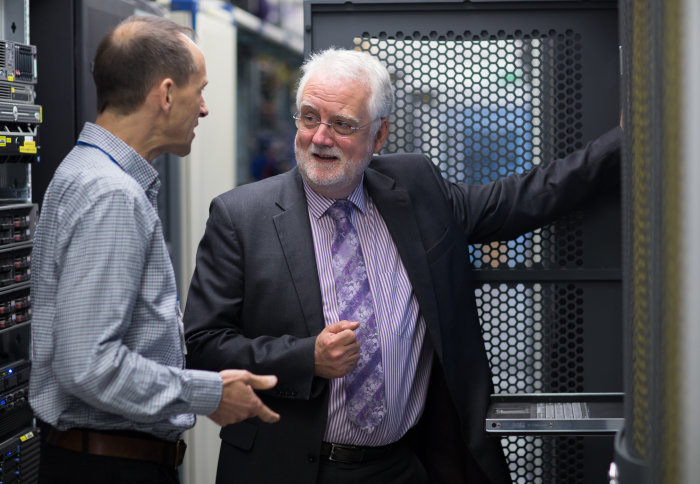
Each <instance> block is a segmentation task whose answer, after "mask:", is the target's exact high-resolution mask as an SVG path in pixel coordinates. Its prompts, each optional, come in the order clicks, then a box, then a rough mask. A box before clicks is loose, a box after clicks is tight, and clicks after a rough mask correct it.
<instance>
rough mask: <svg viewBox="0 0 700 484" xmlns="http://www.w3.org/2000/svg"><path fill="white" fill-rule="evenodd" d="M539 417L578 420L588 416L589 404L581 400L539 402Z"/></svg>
mask: <svg viewBox="0 0 700 484" xmlns="http://www.w3.org/2000/svg"><path fill="white" fill-rule="evenodd" d="M537 418H544V419H550V420H576V419H586V418H588V405H586V404H585V403H581V402H556V403H538V404H537Z"/></svg>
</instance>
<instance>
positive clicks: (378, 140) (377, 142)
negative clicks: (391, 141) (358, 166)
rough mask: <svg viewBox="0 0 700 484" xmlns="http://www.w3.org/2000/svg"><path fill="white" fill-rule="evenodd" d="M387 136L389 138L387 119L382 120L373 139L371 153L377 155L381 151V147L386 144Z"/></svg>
mask: <svg viewBox="0 0 700 484" xmlns="http://www.w3.org/2000/svg"><path fill="white" fill-rule="evenodd" d="M387 136H389V120H388V119H387V118H382V125H381V126H380V127H379V130H378V131H377V135H376V136H375V138H374V148H373V151H372V153H379V150H381V149H382V146H384V143H385V142H386V138H387Z"/></svg>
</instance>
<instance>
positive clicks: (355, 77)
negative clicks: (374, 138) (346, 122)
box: [297, 47, 394, 127]
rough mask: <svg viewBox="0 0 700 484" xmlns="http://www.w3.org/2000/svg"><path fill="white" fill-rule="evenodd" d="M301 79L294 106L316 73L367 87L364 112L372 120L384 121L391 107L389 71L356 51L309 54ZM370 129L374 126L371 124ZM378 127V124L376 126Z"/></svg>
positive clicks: (391, 87) (375, 59) (344, 50)
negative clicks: (367, 97)
mask: <svg viewBox="0 0 700 484" xmlns="http://www.w3.org/2000/svg"><path fill="white" fill-rule="evenodd" d="M301 70H302V76H301V79H300V80H299V87H298V88H297V107H298V106H300V105H301V94H302V92H304V87H305V86H306V83H307V81H308V80H309V79H310V78H311V77H312V76H313V75H315V74H316V73H318V72H323V73H324V74H326V75H327V76H334V77H336V78H340V79H347V80H350V81H355V82H359V83H362V84H364V85H365V86H367V87H369V91H370V95H369V100H368V101H367V109H368V111H369V114H370V116H371V118H372V119H373V120H377V119H380V118H388V117H389V114H391V110H392V109H393V107H394V89H393V86H392V85H391V78H390V76H389V71H387V69H386V67H384V64H382V63H381V62H380V61H379V59H377V58H376V57H374V56H372V55H370V54H368V53H366V52H362V51H359V50H347V49H337V48H335V47H330V48H328V49H326V50H323V51H320V52H316V53H313V54H311V56H310V57H309V59H307V60H306V62H304V64H303V65H302V66H301ZM373 126H374V123H373ZM376 126H377V127H378V124H377V125H376Z"/></svg>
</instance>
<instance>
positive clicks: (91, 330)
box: [29, 123, 222, 441]
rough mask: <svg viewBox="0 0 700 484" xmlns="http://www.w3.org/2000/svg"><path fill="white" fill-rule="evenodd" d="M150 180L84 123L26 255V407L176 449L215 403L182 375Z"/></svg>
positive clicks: (124, 148) (63, 421) (115, 142)
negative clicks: (169, 443) (28, 324)
mask: <svg viewBox="0 0 700 484" xmlns="http://www.w3.org/2000/svg"><path fill="white" fill-rule="evenodd" d="M159 185H160V182H159V180H158V172H157V171H156V170H155V169H154V168H153V167H152V166H151V165H150V164H149V163H148V162H147V161H146V160H145V159H143V158H142V157H141V156H140V155H139V154H138V153H136V152H135V151H134V150H133V149H132V148H131V147H130V146H128V145H127V144H125V143H124V142H123V141H122V140H120V139H119V138H117V137H115V136H114V135H112V134H111V133H110V132H108V131H106V130H105V129H103V128H101V127H100V126H97V125H95V124H92V123H86V125H85V127H84V129H83V131H82V132H81V134H80V138H79V140H78V145H77V146H76V147H74V148H73V150H72V151H71V152H70V153H69V154H68V156H66V158H65V159H64V160H63V162H62V163H61V165H60V166H59V167H58V169H57V170H56V173H55V175H54V177H53V180H52V181H51V184H50V185H49V187H48V189H47V191H46V194H45V196H44V202H43V205H42V208H41V215H40V217H39V223H38V224H37V230H36V236H35V240H34V248H33V251H32V267H31V269H32V278H31V296H32V312H33V321H32V370H31V376H30V388H29V396H30V404H31V406H32V408H33V410H34V412H35V414H36V416H37V417H38V418H40V419H41V420H43V421H45V422H47V423H49V424H51V425H53V426H54V427H57V428H59V429H62V430H64V429H67V428H71V427H86V428H92V429H120V430H138V431H141V432H147V433H150V434H152V435H155V436H157V437H160V438H164V439H166V440H171V441H174V440H176V439H177V438H178V437H179V436H180V434H182V432H183V431H184V430H186V429H188V428H190V427H192V426H193V425H194V421H195V417H194V415H193V414H205V415H206V414H209V413H211V412H213V411H214V410H215V409H216V408H217V406H218V404H219V401H220V400H221V392H222V381H221V377H220V376H219V375H218V374H217V373H213V372H204V371H199V370H185V369H183V367H184V366H183V365H184V356H183V339H182V333H181V329H180V325H179V322H178V308H177V305H178V301H177V291H176V286H175V277H174V274H173V269H172V265H171V262H170V257H169V255H168V251H167V248H166V246H165V241H164V239H163V231H162V226H161V222H160V219H159V217H158V212H157V210H156V197H157V194H158V188H159Z"/></svg>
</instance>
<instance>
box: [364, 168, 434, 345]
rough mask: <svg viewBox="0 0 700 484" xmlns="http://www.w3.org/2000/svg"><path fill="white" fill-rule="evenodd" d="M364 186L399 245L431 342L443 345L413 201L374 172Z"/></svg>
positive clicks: (369, 175)
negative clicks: (440, 342) (430, 335)
mask: <svg viewBox="0 0 700 484" xmlns="http://www.w3.org/2000/svg"><path fill="white" fill-rule="evenodd" d="M365 185H366V187H367V192H368V193H369V195H370V196H371V197H372V200H373V201H374V204H375V205H376V206H377V209H378V210H379V213H380V214H381V215H382V218H383V219H384V223H386V226H387V228H388V229H389V233H390V234H391V238H392V239H393V240H394V244H396V249H397V250H398V253H399V256H400V257H401V261H402V262H403V265H404V267H405V268H406V273H407V274H408V278H409V280H410V281H411V285H412V286H413V291H414V293H415V295H416V299H417V300H418V305H419V307H420V311H421V313H422V315H423V317H424V318H425V322H426V325H427V326H428V329H429V331H430V333H431V334H432V336H433V338H432V340H433V342H439V341H442V340H441V336H440V324H439V319H438V310H437V302H436V300H435V295H434V292H433V281H432V277H431V274H430V267H429V266H428V259H427V257H426V254H425V248H424V247H423V244H422V242H421V234H420V230H419V228H418V221H417V220H416V216H415V210H414V209H413V204H412V202H411V198H410V197H409V195H408V192H406V190H404V189H402V188H397V187H396V184H395V181H394V180H393V179H392V178H389V177H388V176H386V175H384V174H382V173H379V172H378V171H376V170H373V169H367V170H366V171H365ZM437 346H438V345H437V344H436V350H438V351H440V348H438V347H437Z"/></svg>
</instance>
